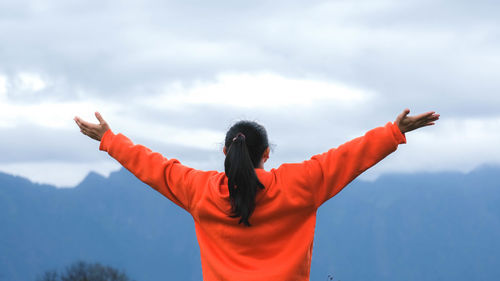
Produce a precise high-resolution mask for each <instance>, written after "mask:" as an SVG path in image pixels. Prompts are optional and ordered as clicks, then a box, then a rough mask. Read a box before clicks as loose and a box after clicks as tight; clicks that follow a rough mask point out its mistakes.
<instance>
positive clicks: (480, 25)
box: [0, 0, 500, 187]
mask: <svg viewBox="0 0 500 281" xmlns="http://www.w3.org/2000/svg"><path fill="white" fill-rule="evenodd" d="M498 7H499V6H498V5H497V4H496V1H492V0H478V1H462V0H453V1H452V0H432V1H431V0H418V1H416V0H408V1H396V0H387V1H385V0H370V1H369V0H355V1H347V0H346V1H318V0H310V1H296V0H286V1H281V0H276V1H260V0H256V1H234V0H233V1H229V0H214V1H200V0H197V1H195V0H172V1H158V0H147V1H106V0H104V1H103V0H100V1H70V0H65V1H62V0H59V1H45V0H15V1H14V0H7V1H1V2H0V35H1V38H2V40H1V41H2V43H1V44H0V136H1V140H0V142H1V144H2V145H1V146H0V171H3V172H8V173H11V174H16V175H22V176H25V177H28V178H29V179H31V180H33V181H36V182H42V183H51V184H55V185H57V186H62V187H64V186H73V185H75V184H77V183H78V182H79V181H81V180H82V178H83V177H84V176H85V175H86V174H87V173H88V172H89V171H91V170H93V171H96V172H99V173H101V174H103V175H107V174H109V172H111V171H114V170H117V169H118V168H119V166H118V164H117V163H116V162H115V161H114V160H112V159H111V158H110V157H108V156H107V155H106V154H105V153H104V152H100V151H98V143H97V142H96V141H93V140H91V139H89V138H87V137H85V136H84V135H81V134H80V132H79V130H78V129H77V127H76V125H75V124H74V122H73V120H72V119H73V117H74V116H75V115H78V116H81V117H83V118H85V119H87V120H92V121H94V120H95V118H94V116H93V113H94V112H95V111H99V112H101V114H102V115H103V117H104V118H105V119H106V120H107V121H108V123H109V124H110V126H111V128H112V129H113V131H115V132H121V133H123V134H125V135H127V136H129V137H130V138H131V139H132V140H133V141H134V142H136V143H141V144H144V145H146V146H148V147H150V148H152V149H153V150H156V151H159V152H161V153H163V154H164V155H165V156H166V157H174V158H178V159H179V160H181V162H183V163H185V164H187V165H191V166H193V167H196V168H200V169H218V170H222V168H223V165H222V163H223V154H222V152H221V150H222V141H223V138H224V134H225V131H226V130H227V129H228V127H229V126H230V125H231V124H232V123H233V122H235V121H237V120H240V119H251V120H256V121H258V122H260V123H262V124H263V125H264V126H265V127H266V128H267V130H268V133H269V137H270V141H271V142H272V143H273V152H272V155H271V160H270V162H268V164H267V166H266V168H272V167H277V166H279V164H280V163H283V162H297V161H302V160H304V159H308V158H310V157H311V156H312V155H314V154H317V153H320V152H323V151H326V150H327V149H329V148H331V147H336V146H338V145H339V144H342V143H343V142H345V141H347V140H349V139H351V138H354V137H356V136H360V135H362V134H363V133H364V132H366V131H367V130H369V129H371V128H374V127H377V126H382V125H384V124H385V123H387V122H389V121H394V119H395V118H396V116H397V115H398V114H399V113H400V112H401V111H402V110H403V109H404V108H406V107H408V108H410V109H411V111H412V113H422V112H426V111H430V110H433V111H436V112H438V113H439V114H441V120H439V122H438V124H437V125H436V126H433V127H427V128H424V129H422V130H420V131H415V132H410V133H408V134H407V140H408V143H407V144H406V145H402V146H400V147H399V149H398V151H397V152H396V153H394V154H393V155H391V156H389V157H388V158H387V159H385V160H384V161H382V162H381V163H380V164H378V165H377V166H376V167H374V168H373V169H371V170H370V171H368V172H367V173H366V174H365V175H364V177H365V178H366V179H373V178H375V177H376V176H377V175H380V174H383V173H388V172H418V171H463V172H467V171H470V170H472V169H474V168H475V167H477V166H480V165H483V164H500V147H499V145H498V144H500V95H499V89H500V86H499V83H498V77H499V75H498V74H499V69H500V53H499V50H500V41H499V39H498V38H500V34H499V33H500V32H499V29H498V26H499V24H500V23H499V21H500V20H499V17H498V14H500V9H499V8H498Z"/></svg>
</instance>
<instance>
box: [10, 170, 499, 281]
mask: <svg viewBox="0 0 500 281" xmlns="http://www.w3.org/2000/svg"><path fill="white" fill-rule="evenodd" d="M499 175H500V167H496V166H484V167H480V168H478V169H476V170H474V171H472V172H470V173H468V174H462V173H453V172H447V173H420V174H392V175H385V176H382V177H380V178H379V179H377V180H376V181H374V182H364V181H360V180H356V181H354V182H353V183H351V184H350V185H349V186H348V187H346V188H345V189H344V190H343V191H342V192H340V193H339V194H338V195H337V196H335V197H334V198H332V199H331V200H330V201H328V202H327V203H325V204H324V205H323V206H322V207H321V208H320V209H319V211H318V219H317V225H316V238H315V242H314V251H313V260H312V269H311V280H318V281H322V280H329V277H332V276H333V280H341V281H349V280H351V281H352V280H370V281H373V280H384V281H385V280H500V267H498V260H499V257H500V241H499V239H498V237H500V181H499V180H498V178H499ZM76 260H85V261H89V262H100V263H103V264H106V265H110V266H113V267H115V268H119V269H123V270H125V271H126V273H127V275H129V276H130V277H132V278H133V279H136V280H137V281H157V280H158V281H159V280H201V278H202V277H201V265H200V257H199V247H198V244H197V242H196V236H195V232H194V225H193V222H192V218H191V216H190V215H189V214H187V213H186V212H185V211H184V210H182V209H181V208H179V207H177V206H176V205H174V204H173V203H171V202H170V201H168V200H167V199H166V198H164V197H163V196H162V195H161V194H159V193H158V192H156V191H155V190H153V189H151V188H150V187H148V186H146V185H145V184H143V183H141V182H140V181H138V180H137V179H136V178H135V177H134V176H133V175H131V174H130V173H129V172H128V171H126V170H120V171H118V172H115V173H112V174H111V175H110V177H109V178H104V177H102V176H100V175H98V174H95V173H90V174H89V175H88V176H87V177H86V178H85V180H84V181H83V182H82V183H80V184H79V185H78V186H76V187H75V188H71V189H57V188H55V187H52V186H49V185H39V184H34V183H31V182H30V181H28V180H26V179H23V178H20V177H15V176H11V175H7V174H2V173H0V280H12V281H18V280H19V281H20V280H23V281H26V280H35V278H36V276H37V275H38V274H41V273H42V272H44V271H46V270H49V269H62V268H64V267H65V266H67V265H69V264H70V263H72V262H73V261H76Z"/></svg>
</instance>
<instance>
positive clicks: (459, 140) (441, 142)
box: [362, 116, 500, 179]
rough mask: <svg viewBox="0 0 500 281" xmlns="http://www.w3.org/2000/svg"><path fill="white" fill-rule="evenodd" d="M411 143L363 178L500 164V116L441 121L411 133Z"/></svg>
mask: <svg viewBox="0 0 500 281" xmlns="http://www.w3.org/2000/svg"><path fill="white" fill-rule="evenodd" d="M406 136H407V141H408V143H407V144H404V145H401V146H399V148H398V150H397V151H396V152H395V153H394V154H393V155H390V156H389V157H388V159H385V160H383V161H382V162H381V163H379V164H378V165H376V166H375V167H373V169H371V170H370V171H368V172H367V173H366V174H365V175H363V177H362V178H365V179H373V178H376V177H377V176H378V175H380V174H382V173H390V172H414V171H425V172H440V171H461V172H470V171H471V170H473V169H475V168H477V167H478V166H481V165H483V164H500V145H499V144H500V116H497V117H492V118H481V119H480V118H462V119H458V118H456V119H446V117H444V119H443V120H439V121H437V122H436V125H435V126H431V127H427V128H422V129H420V130H418V131H415V132H409V133H407V135H406Z"/></svg>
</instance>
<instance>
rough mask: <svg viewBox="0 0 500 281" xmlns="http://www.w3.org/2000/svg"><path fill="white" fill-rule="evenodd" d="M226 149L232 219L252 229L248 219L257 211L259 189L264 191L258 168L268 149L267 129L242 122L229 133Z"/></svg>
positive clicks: (250, 122)
mask: <svg viewBox="0 0 500 281" xmlns="http://www.w3.org/2000/svg"><path fill="white" fill-rule="evenodd" d="M225 147H226V160H225V161H224V169H225V172H226V176H227V178H228V188H229V197H230V201H231V212H232V214H231V215H230V217H233V218H237V217H240V220H239V223H243V224H244V225H246V226H250V222H249V221H248V220H249V218H250V215H252V213H253V211H254V210H255V196H256V194H257V191H258V189H263V188H264V185H263V184H262V183H261V182H260V181H259V178H258V177H257V174H256V173H255V168H256V167H258V165H259V163H260V161H261V159H262V155H263V154H264V151H265V150H266V149H267V148H268V147H269V143H268V140H267V133H266V130H265V129H264V127H262V126H261V125H259V124H257V123H255V122H252V121H240V122H238V123H236V124H234V125H233V126H232V127H231V128H230V129H229V131H228V132H227V134H226V140H225Z"/></svg>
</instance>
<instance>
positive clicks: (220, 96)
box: [145, 72, 374, 109]
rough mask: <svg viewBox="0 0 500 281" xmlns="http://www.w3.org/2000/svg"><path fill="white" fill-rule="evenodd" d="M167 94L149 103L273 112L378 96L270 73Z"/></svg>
mask: <svg viewBox="0 0 500 281" xmlns="http://www.w3.org/2000/svg"><path fill="white" fill-rule="evenodd" d="M165 91H166V94H165V95H163V97H161V98H158V97H154V98H152V99H150V100H148V101H146V102H145V103H146V104H148V105H150V106H161V107H163V108H164V107H172V108H179V107H181V108H182V106H185V105H193V104H198V105H199V104H207V105H220V106H231V107H237V108H269V109H272V108H279V107H284V106H285V107H286V106H299V105H300V106H312V105H314V104H318V103H322V102H336V103H338V104H339V106H352V105H355V104H359V103H366V102H368V101H369V100H370V98H372V96H373V95H374V94H373V93H371V92H370V91H367V90H362V89H359V88H355V87H351V86H347V85H344V84H342V83H338V82H330V81H320V80H315V79H294V78H287V77H284V76H281V75H278V74H276V73H269V72H268V73H257V74H250V73H238V74H235V73H231V74H220V75H218V76H217V78H216V79H215V81H208V82H206V81H198V82H196V83H194V85H192V86H191V87H188V88H186V87H183V86H182V85H181V84H180V83H177V84H174V85H173V86H170V87H167V89H166V90H165Z"/></svg>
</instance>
